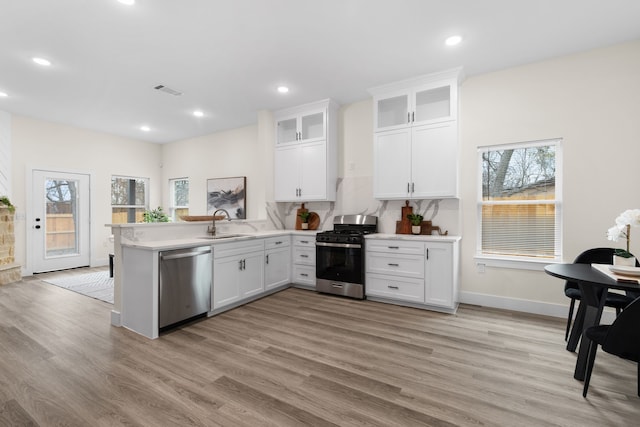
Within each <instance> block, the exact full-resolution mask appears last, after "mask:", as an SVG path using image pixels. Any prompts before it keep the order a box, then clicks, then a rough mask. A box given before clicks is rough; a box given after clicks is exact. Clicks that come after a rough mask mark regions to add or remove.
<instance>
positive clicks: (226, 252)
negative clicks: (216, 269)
mask: <svg viewBox="0 0 640 427" xmlns="http://www.w3.org/2000/svg"><path fill="white" fill-rule="evenodd" d="M257 251H264V240H262V239H258V240H250V241H247V242H231V243H218V244H215V245H213V258H214V259H218V258H224V257H228V256H235V255H246V254H248V253H249V252H257Z"/></svg>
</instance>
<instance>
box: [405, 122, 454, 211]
mask: <svg viewBox="0 0 640 427" xmlns="http://www.w3.org/2000/svg"><path fill="white" fill-rule="evenodd" d="M456 155H457V128H456V122H445V123H439V124H435V125H428V126H416V127H414V128H412V138H411V175H412V187H411V189H412V191H413V192H412V194H411V198H414V199H426V198H433V197H456V196H457V174H458V172H457V170H458V168H457V156H456Z"/></svg>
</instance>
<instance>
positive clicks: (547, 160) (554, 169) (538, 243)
mask: <svg viewBox="0 0 640 427" xmlns="http://www.w3.org/2000/svg"><path fill="white" fill-rule="evenodd" d="M561 142H562V140H560V139H554V140H544V141H534V142H527V143H519V144H509V145H497V146H489V147H482V148H480V149H479V150H478V162H479V166H480V170H481V179H480V185H481V188H480V189H479V191H478V193H479V201H478V223H479V224H480V227H479V229H480V230H479V236H478V248H477V252H478V256H479V257H487V258H499V259H505V260H509V259H510V260H522V261H547V262H548V261H550V260H560V258H561V247H562V245H561V241H560V237H561V233H560V231H561V215H560V209H561V201H562V198H561V195H562V192H561V188H562V186H561V182H562V180H561V177H562V174H561V148H562V146H561Z"/></svg>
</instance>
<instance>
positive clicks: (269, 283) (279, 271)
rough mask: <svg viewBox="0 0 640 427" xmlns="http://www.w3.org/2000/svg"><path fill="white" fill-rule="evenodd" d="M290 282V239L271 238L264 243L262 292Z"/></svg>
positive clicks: (284, 237) (283, 237)
mask: <svg viewBox="0 0 640 427" xmlns="http://www.w3.org/2000/svg"><path fill="white" fill-rule="evenodd" d="M289 282H291V237H289V236H278V237H271V238H268V239H266V240H265V242H264V290H265V291H268V290H270V289H273V288H277V287H278V286H281V285H286V284H288V283H289Z"/></svg>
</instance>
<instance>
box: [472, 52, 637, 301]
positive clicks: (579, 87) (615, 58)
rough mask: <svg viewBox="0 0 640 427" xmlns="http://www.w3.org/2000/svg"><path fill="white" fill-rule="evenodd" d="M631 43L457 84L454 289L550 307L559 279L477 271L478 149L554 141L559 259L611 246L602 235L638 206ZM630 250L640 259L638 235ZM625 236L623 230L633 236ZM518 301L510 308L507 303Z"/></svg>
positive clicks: (560, 297)
mask: <svg viewBox="0 0 640 427" xmlns="http://www.w3.org/2000/svg"><path fill="white" fill-rule="evenodd" d="M638 76H640V41H636V42H633V43H627V44H622V45H617V46H613V47H610V48H605V49H598V50H594V51H589V52H585V53H581V54H578V55H572V56H566V57H562V58H558V59H554V60H549V61H544V62H539V63H535V64H531V65H526V66H522V67H517V68H511V69H508V70H504V71H499V72H494V73H489V74H485V75H481V76H477V77H472V78H469V79H468V80H466V81H465V82H464V83H463V85H462V88H461V92H460V93H461V114H460V116H461V128H460V129H461V143H462V156H461V171H462V177H463V179H462V186H461V196H462V201H463V203H464V209H462V221H463V230H464V233H463V239H462V248H461V261H462V262H461V265H462V291H463V292H472V293H479V294H484V295H492V296H498V297H501V298H502V297H504V298H514V299H516V300H518V299H526V300H532V301H540V302H548V303H558V304H560V305H561V308H562V310H563V311H564V310H566V303H567V299H566V297H564V293H563V285H564V282H562V281H560V280H558V279H554V278H552V277H550V276H548V275H546V274H545V273H544V272H539V271H521V270H510V269H503V268H490V267H487V269H486V272H485V273H484V274H481V273H478V272H477V271H476V265H475V262H474V259H473V256H474V254H475V251H476V239H475V236H476V233H477V219H476V200H477V186H478V182H477V170H478V169H477V165H476V162H477V157H476V156H477V147H478V146H482V145H488V144H501V143H508V142H518V141H530V140H538V139H546V138H556V137H560V138H563V141H564V142H563V145H564V164H563V169H564V173H563V177H564V194H563V195H562V197H563V224H564V229H563V242H564V249H563V258H564V260H565V261H567V262H571V261H573V259H574V258H575V257H576V255H577V254H578V253H580V252H581V251H583V250H584V249H587V248H590V247H599V246H617V247H622V246H621V245H622V243H621V242H619V243H617V244H615V243H613V242H609V241H608V240H607V239H606V230H607V229H608V228H609V227H611V226H612V225H614V220H615V218H616V216H618V214H620V213H621V212H622V211H624V210H625V209H629V208H640V191H639V190H638V184H639V183H640V168H638V160H639V159H640V119H639V117H640V79H639V77H638ZM634 232H635V238H634V239H632V251H634V252H635V253H638V254H640V230H636V231H634ZM634 232H632V233H634ZM516 302H517V301H516Z"/></svg>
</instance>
